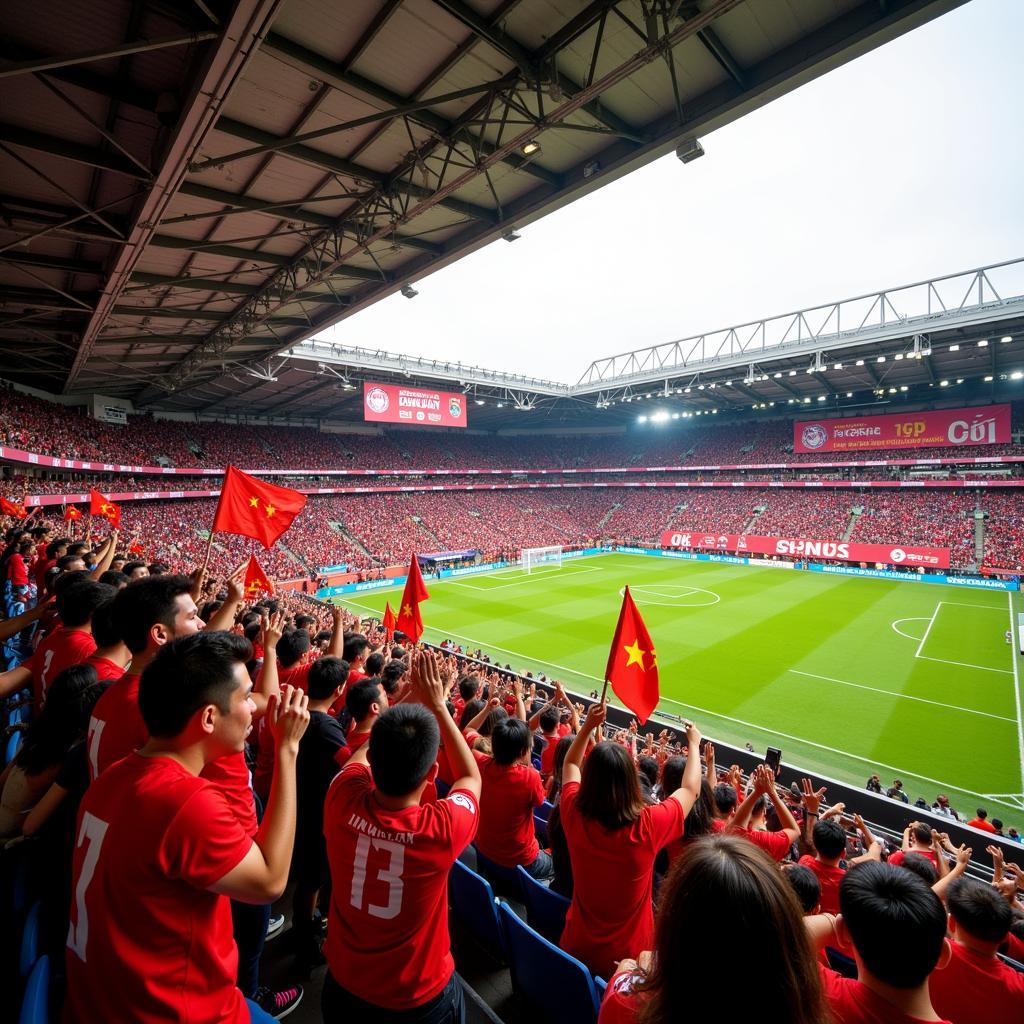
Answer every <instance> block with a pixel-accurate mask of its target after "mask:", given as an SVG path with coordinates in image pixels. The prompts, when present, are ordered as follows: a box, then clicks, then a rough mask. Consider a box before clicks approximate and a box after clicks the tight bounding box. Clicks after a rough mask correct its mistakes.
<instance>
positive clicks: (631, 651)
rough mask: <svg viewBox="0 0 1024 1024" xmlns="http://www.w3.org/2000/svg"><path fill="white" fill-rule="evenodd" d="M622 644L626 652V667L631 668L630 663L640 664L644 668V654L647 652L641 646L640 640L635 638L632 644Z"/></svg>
mask: <svg viewBox="0 0 1024 1024" xmlns="http://www.w3.org/2000/svg"><path fill="white" fill-rule="evenodd" d="M622 646H623V650H624V651H625V652H626V658H627V660H626V668H629V666H630V665H639V666H640V667H641V668H643V667H644V655H645V654H646V653H647V652H646V651H645V650H643V649H642V648H641V647H640V644H639V642H638V641H636V640H634V641H633V643H632V644H623V645H622Z"/></svg>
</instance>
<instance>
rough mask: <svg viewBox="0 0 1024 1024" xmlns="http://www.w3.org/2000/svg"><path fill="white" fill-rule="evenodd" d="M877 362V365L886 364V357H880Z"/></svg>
mask: <svg viewBox="0 0 1024 1024" xmlns="http://www.w3.org/2000/svg"><path fill="white" fill-rule="evenodd" d="M875 362H876V363H884V362H885V356H879V357H878V358H877V359H876V360H875Z"/></svg>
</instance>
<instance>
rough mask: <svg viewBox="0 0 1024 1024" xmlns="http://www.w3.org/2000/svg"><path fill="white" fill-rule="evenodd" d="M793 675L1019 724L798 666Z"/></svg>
mask: <svg viewBox="0 0 1024 1024" xmlns="http://www.w3.org/2000/svg"><path fill="white" fill-rule="evenodd" d="M789 671H790V672H792V673H793V675H797V676H809V677H810V678H811V679H824V680H825V681H826V682H829V683H838V684H839V685H840V686H853V687H856V689H858V690H870V691H871V692H872V693H884V694H888V696H890V697H899V698H901V699H902V700H916V701H918V702H919V703H921V704H934V705H935V707H937V708H948V709H949V710H950V711H962V712H963V713H964V714H966V715H982V716H984V717H985V718H997V719H999V721H1000V722H1014V723H1016V724H1019V720H1018V719H1016V718H1008V717H1007V716H1006V715H993V714H991V713H990V712H988V711H977V710H975V709H974V708H964V707H961V706H960V705H959V704H944V703H943V702H942V701H940V700H928V698H927V697H914V696H911V694H909V693H898V692H897V691H896V690H883V689H881V688H880V687H877V686H865V685H864V684H863V683H851V682H849V681H848V680H846V679H836V678H834V677H833V676H821V675H818V673H817V672H802V671H801V670H800V669H798V668H791V669H790V670H789Z"/></svg>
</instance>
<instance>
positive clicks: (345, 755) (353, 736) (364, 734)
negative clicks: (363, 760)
mask: <svg viewBox="0 0 1024 1024" xmlns="http://www.w3.org/2000/svg"><path fill="white" fill-rule="evenodd" d="M369 739H370V730H369V729H366V730H360V729H355V728H353V729H352V731H351V732H350V733H349V734H348V736H346V737H345V746H343V747H342V748H341V750H339V751H338V753H337V754H336V755H335V757H334V759H335V761H337V762H338V764H344V763H345V762H346V761H347V760H348V759H349V758H350V757H351V756H352V755H353V754H354V753H355V752H356V751H357V750H358V749H359V748H360V747H361V746H363V744H365V743H366V742H368V741H369Z"/></svg>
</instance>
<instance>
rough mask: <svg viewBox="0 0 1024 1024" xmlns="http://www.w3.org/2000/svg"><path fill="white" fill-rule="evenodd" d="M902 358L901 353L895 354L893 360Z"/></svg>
mask: <svg viewBox="0 0 1024 1024" xmlns="http://www.w3.org/2000/svg"><path fill="white" fill-rule="evenodd" d="M902 358H903V353H902V352H897V353H896V355H894V356H893V359H902Z"/></svg>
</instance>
